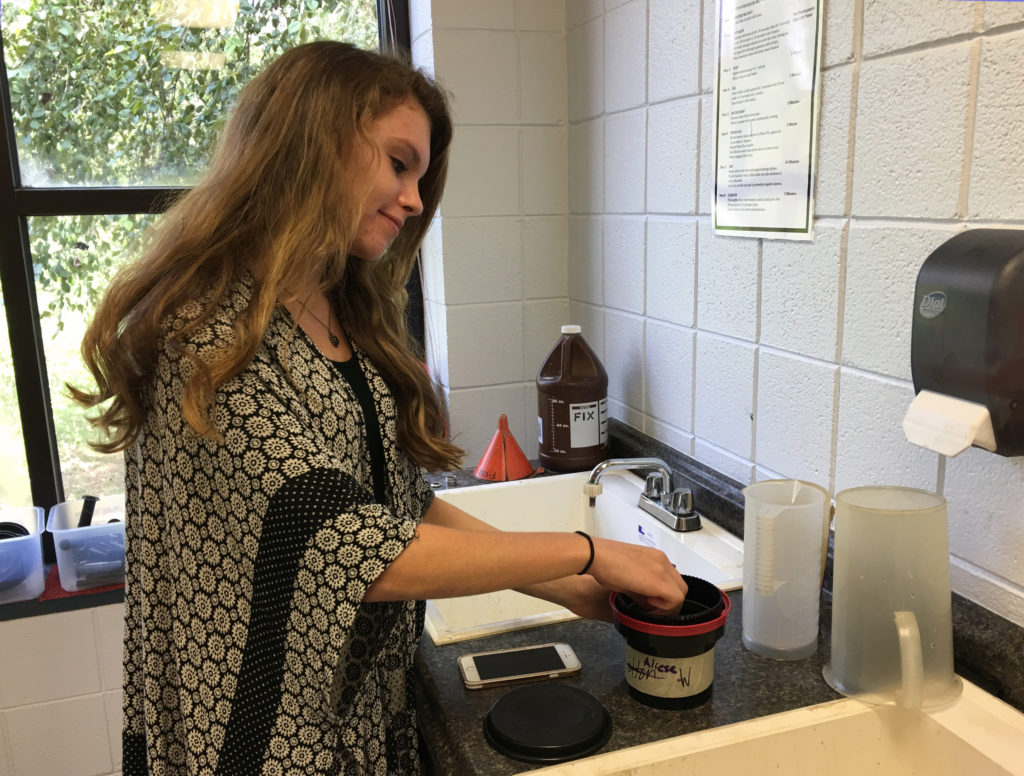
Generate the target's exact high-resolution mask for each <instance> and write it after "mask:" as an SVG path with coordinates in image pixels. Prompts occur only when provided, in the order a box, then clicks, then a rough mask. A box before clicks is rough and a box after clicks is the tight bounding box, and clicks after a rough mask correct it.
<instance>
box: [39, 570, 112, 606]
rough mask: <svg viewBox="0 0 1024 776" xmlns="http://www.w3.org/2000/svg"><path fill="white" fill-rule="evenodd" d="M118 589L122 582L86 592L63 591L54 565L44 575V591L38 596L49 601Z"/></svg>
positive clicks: (91, 588) (89, 589)
mask: <svg viewBox="0 0 1024 776" xmlns="http://www.w3.org/2000/svg"><path fill="white" fill-rule="evenodd" d="M119 587H124V583H123V582H122V583H121V584H120V585H104V586H103V587H90V588H88V589H87V590H77V591H75V592H71V591H70V590H65V589H64V588H63V587H61V586H60V575H59V574H58V572H57V564H56V563H54V564H53V565H52V566H50V571H49V572H48V573H47V575H46V589H45V590H43V594H42V595H41V596H39V600H40V601H49V600H51V599H54V598H69V597H70V596H73V595H88V594H89V593H103V592H106V591H107V590H117V589H118V588H119Z"/></svg>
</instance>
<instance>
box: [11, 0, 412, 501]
mask: <svg viewBox="0 0 1024 776" xmlns="http://www.w3.org/2000/svg"><path fill="white" fill-rule="evenodd" d="M378 15H379V17H380V24H378ZM381 28H386V29H381ZM322 38H333V39H339V40H348V41H351V42H353V43H356V44H357V45H360V46H363V47H370V46H376V45H377V44H378V41H379V40H384V39H387V40H390V41H397V42H398V43H399V45H403V46H405V47H408V19H407V9H406V7H405V3H401V2H395V3H394V4H393V6H392V2H391V0H275V1H274V2H261V1H260V0H151V1H150V2H147V3H144V4H139V3H136V2H133V0H107V1H106V2H102V3H73V4H71V3H61V2H59V0H5V1H4V3H3V4H2V6H0V47H2V57H0V145H2V147H3V148H4V149H5V150H6V152H7V154H6V156H5V157H4V164H3V165H2V167H3V169H2V170H0V281H2V289H3V297H2V310H3V315H4V318H3V320H0V378H6V379H2V380H0V413H2V414H0V467H2V474H0V506H2V505H4V504H12V505H23V504H36V505H38V506H42V507H44V508H48V507H49V506H51V505H52V504H55V503H57V502H59V501H63V500H65V499H66V498H72V497H80V496H82V495H85V494H86V493H94V494H97V495H103V494H112V493H118V492H120V491H121V489H122V488H123V483H122V479H121V478H122V468H121V467H122V463H121V458H120V456H116V455H114V456H107V455H99V454H97V453H95V452H94V451H92V449H91V448H90V447H89V445H88V442H89V440H90V439H94V438H95V437H94V436H93V434H94V432H93V431H92V429H91V427H90V426H89V425H88V423H87V421H86V419H85V417H84V413H83V412H82V411H81V410H80V408H78V407H77V406H76V405H74V404H73V403H72V402H71V401H70V399H69V398H68V397H67V396H66V393H65V392H64V388H63V386H64V384H65V383H66V382H72V383H74V384H76V385H88V383H87V382H86V380H87V373H86V372H85V368H84V365H83V364H82V362H81V358H80V356H79V354H78V348H79V344H80V342H81V335H82V332H83V330H84V327H85V325H86V323H87V322H88V320H89V319H90V317H91V311H92V310H93V309H94V307H95V304H96V302H97V301H98V299H99V298H100V296H101V294H102V292H103V289H104V288H105V285H106V281H107V279H108V278H109V277H110V276H111V275H112V274H113V272H115V271H116V270H117V268H118V267H120V266H121V264H122V263H123V262H124V261H125V260H126V259H128V258H129V257H131V256H132V255H133V250H134V245H135V243H136V240H137V239H138V237H139V236H140V234H141V233H142V232H143V230H144V229H145V228H146V226H147V225H148V224H149V223H151V222H152V221H153V219H155V218H158V217H159V215H158V214H159V212H160V211H161V210H162V209H163V208H164V206H165V205H164V203H166V202H167V201H168V200H169V199H170V198H172V197H173V196H174V195H175V194H177V193H178V192H180V191H181V190H182V189H184V188H187V187H188V186H190V185H192V184H193V183H194V182H195V181H196V180H197V178H198V177H199V176H200V175H201V174H202V172H203V170H204V169H205V167H206V164H207V162H208V160H209V159H210V155H211V151H212V147H213V143H214V141H215V139H216V137H217V134H218V132H219V130H220V127H221V125H222V123H223V119H224V117H225V115H226V113H227V112H228V110H229V109H230V106H231V104H232V102H233V100H234V98H235V96H236V95H237V93H238V90H239V89H240V88H241V86H242V85H243V84H245V83H246V82H247V81H248V80H249V79H250V78H251V77H252V76H253V75H254V74H255V73H256V72H258V71H259V70H260V69H262V67H263V66H264V65H265V64H266V63H267V62H269V61H271V60H273V59H274V58H276V57H277V56H278V55H279V54H280V53H281V52H283V51H284V50H286V49H288V48H290V47H292V46H295V45H298V44H300V43H304V42H307V41H311V40H317V39H322ZM12 377H13V384H12Z"/></svg>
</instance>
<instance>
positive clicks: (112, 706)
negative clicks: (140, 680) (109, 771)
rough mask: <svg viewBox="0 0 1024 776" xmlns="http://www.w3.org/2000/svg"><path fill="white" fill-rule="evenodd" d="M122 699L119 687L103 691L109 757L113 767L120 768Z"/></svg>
mask: <svg viewBox="0 0 1024 776" xmlns="http://www.w3.org/2000/svg"><path fill="white" fill-rule="evenodd" d="M122 701H123V697H122V692H121V690H120V689H117V690H114V691H112V692H105V693H103V706H104V708H105V709H106V712H107V737H108V739H109V742H110V759H111V761H112V762H113V766H114V768H115V769H118V770H119V769H120V768H121V759H122V757H121V756H122V754H123V752H122V749H121V727H122V720H123V716H124V715H123V712H122V710H121V704H122Z"/></svg>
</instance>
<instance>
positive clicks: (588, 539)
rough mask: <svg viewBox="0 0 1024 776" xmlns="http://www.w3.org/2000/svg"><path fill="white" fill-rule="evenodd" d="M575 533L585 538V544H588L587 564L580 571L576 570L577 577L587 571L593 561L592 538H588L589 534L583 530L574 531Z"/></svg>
mask: <svg viewBox="0 0 1024 776" xmlns="http://www.w3.org/2000/svg"><path fill="white" fill-rule="evenodd" d="M576 533H578V534H579V535H580V536H582V537H583V538H584V539H586V540H587V544H589V545H590V560H588V561H587V565H586V566H584V567H583V570H582V571H577V572H576V576H578V577H579V576H583V575H584V574H586V573H587V572H588V571H590V567H591V566H592V565H593V563H594V540H593V539H591V538H590V534H587V533H584V532H583V531H576Z"/></svg>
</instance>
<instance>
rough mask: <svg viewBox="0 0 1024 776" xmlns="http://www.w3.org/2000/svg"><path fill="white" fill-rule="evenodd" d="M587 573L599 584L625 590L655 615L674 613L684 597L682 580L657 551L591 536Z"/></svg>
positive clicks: (684, 585) (672, 614)
mask: <svg viewBox="0 0 1024 776" xmlns="http://www.w3.org/2000/svg"><path fill="white" fill-rule="evenodd" d="M593 541H594V562H593V564H592V565H591V566H590V575H591V576H592V577H593V578H594V579H595V580H596V581H597V582H598V584H600V585H601V586H602V587H605V588H607V589H608V590H614V591H615V592H617V593H626V594H627V595H629V596H630V597H631V598H633V599H634V600H635V601H636V602H637V603H639V604H640V605H641V606H644V607H645V608H647V609H649V610H650V611H652V612H654V613H655V614H661V615H666V616H670V617H672V616H675V615H677V614H679V610H680V609H681V608H682V606H683V600H684V599H685V598H686V592H687V587H686V582H684V581H683V577H682V575H681V574H680V573H679V571H678V570H677V569H676V567H675V566H673V565H672V564H671V563H670V562H669V559H668V556H666V555H665V553H663V552H662V551H661V550H656V549H654V548H652V547H644V546H641V545H637V544H628V543H626V542H616V541H612V540H610V539H594V540H593Z"/></svg>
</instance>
